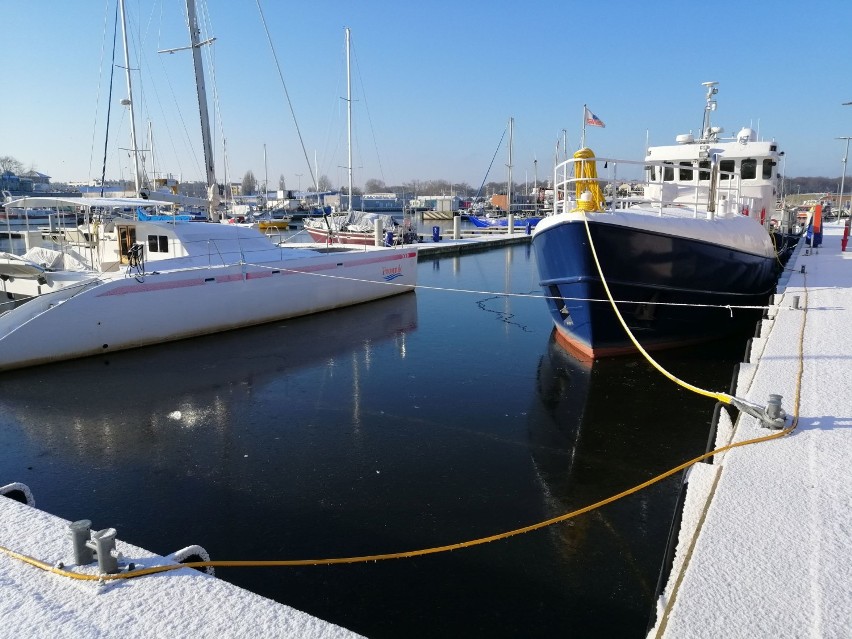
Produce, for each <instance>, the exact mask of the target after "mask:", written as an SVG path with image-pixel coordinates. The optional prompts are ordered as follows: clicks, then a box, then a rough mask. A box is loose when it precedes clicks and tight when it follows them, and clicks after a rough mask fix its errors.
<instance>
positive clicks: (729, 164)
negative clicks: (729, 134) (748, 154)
mask: <svg viewBox="0 0 852 639" xmlns="http://www.w3.org/2000/svg"><path fill="white" fill-rule="evenodd" d="M719 171H721V173H719V179H720V180H730V179H731V177H732V176H730V175H727V174H728V173H733V172H734V161H733V160H722V161H720V162H719Z"/></svg>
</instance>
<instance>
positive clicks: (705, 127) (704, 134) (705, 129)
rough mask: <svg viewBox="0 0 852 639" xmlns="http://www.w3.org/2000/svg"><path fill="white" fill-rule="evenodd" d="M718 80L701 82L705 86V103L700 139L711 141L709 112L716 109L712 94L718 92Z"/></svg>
mask: <svg viewBox="0 0 852 639" xmlns="http://www.w3.org/2000/svg"><path fill="white" fill-rule="evenodd" d="M717 84H719V83H718V82H702V83H701V85H702V86H705V87H707V96H706V100H707V103H706V104H705V105H704V121H703V122H702V123H701V139H702V140H706V141H711V137H713V136H712V132H711V130H710V112H711V111H715V110H716V100H714V99H713V96H714V95H716V94H717V93H719V89H718V88H716V85H717Z"/></svg>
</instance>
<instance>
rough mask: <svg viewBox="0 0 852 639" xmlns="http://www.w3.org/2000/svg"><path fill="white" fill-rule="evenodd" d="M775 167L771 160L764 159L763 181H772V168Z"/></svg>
mask: <svg viewBox="0 0 852 639" xmlns="http://www.w3.org/2000/svg"><path fill="white" fill-rule="evenodd" d="M773 166H775V162H774V161H773V160H769V159H766V160H764V161H763V176H762V177H763V179H764V180H771V179H772V167H773Z"/></svg>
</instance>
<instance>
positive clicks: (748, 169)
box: [740, 158, 757, 180]
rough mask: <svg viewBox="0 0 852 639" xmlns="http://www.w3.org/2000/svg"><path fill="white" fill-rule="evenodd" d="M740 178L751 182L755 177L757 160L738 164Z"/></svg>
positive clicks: (750, 159) (749, 159)
mask: <svg viewBox="0 0 852 639" xmlns="http://www.w3.org/2000/svg"><path fill="white" fill-rule="evenodd" d="M740 177H742V179H744V180H753V179H754V178H756V177H757V160H755V159H754V158H748V159H747V160H743V161H742V163H740Z"/></svg>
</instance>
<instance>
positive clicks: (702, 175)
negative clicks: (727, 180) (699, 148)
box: [698, 160, 710, 181]
mask: <svg viewBox="0 0 852 639" xmlns="http://www.w3.org/2000/svg"><path fill="white" fill-rule="evenodd" d="M698 168H699V169H702V170H700V171H699V172H698V179H699V180H705V181H706V180H709V179H710V160H701V162H699V163H698Z"/></svg>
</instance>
